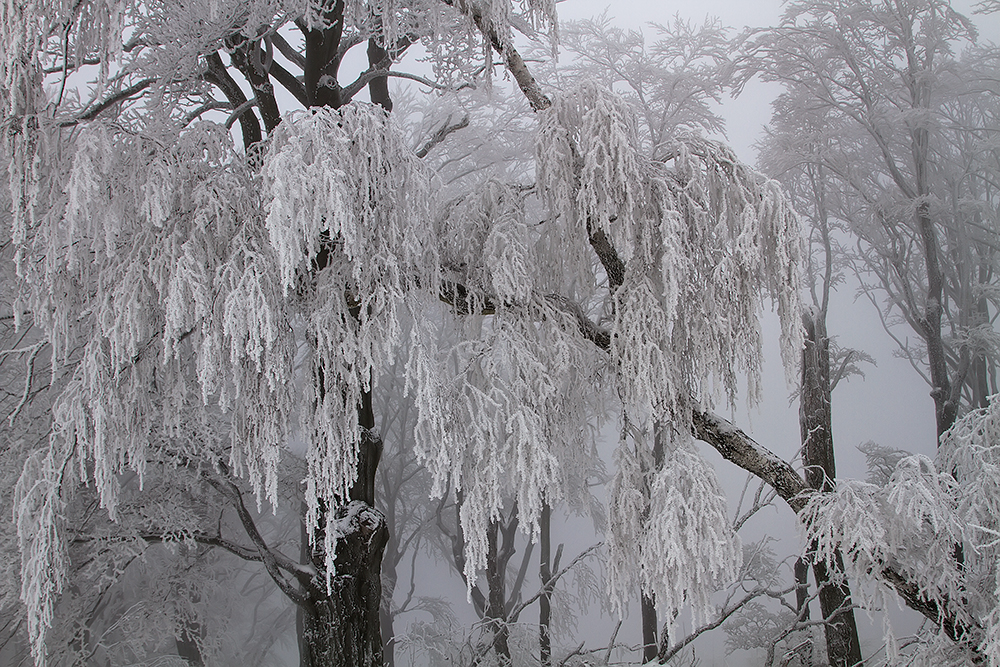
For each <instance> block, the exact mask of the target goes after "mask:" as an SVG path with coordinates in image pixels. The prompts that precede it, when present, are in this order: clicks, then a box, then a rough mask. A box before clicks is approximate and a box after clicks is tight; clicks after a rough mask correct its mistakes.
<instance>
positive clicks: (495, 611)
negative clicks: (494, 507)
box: [486, 521, 511, 665]
mask: <svg viewBox="0 0 1000 667" xmlns="http://www.w3.org/2000/svg"><path fill="white" fill-rule="evenodd" d="M499 530H500V524H499V522H498V521H491V522H490V527H489V528H488V529H487V533H486V583H487V585H488V586H489V592H488V596H487V603H486V621H487V627H488V628H490V630H491V631H492V632H493V652H494V653H496V656H497V661H498V662H499V664H501V665H509V664H511V663H510V645H509V644H508V641H507V640H508V639H509V636H510V630H509V629H508V627H507V609H506V593H505V590H504V589H505V585H504V584H505V581H504V579H505V576H504V575H505V574H506V569H507V568H506V567H505V566H506V559H504V558H503V555H502V554H499V553H498V550H497V533H498V532H499Z"/></svg>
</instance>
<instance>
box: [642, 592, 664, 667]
mask: <svg viewBox="0 0 1000 667" xmlns="http://www.w3.org/2000/svg"><path fill="white" fill-rule="evenodd" d="M639 606H640V609H641V610H642V661H643V662H651V661H653V660H656V656H657V654H659V652H660V650H659V645H658V644H657V637H656V602H655V600H653V597H652V596H651V595H647V594H646V593H643V594H642V599H641V600H640V601H639Z"/></svg>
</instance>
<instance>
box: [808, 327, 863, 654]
mask: <svg viewBox="0 0 1000 667" xmlns="http://www.w3.org/2000/svg"><path fill="white" fill-rule="evenodd" d="M802 320H803V324H804V326H805V330H806V331H805V333H806V335H805V348H804V349H803V351H802V387H801V395H800V398H799V426H800V429H801V437H802V462H803V463H804V464H805V472H806V483H807V484H809V486H810V487H811V488H813V489H817V490H821V491H832V490H833V489H834V480H835V479H836V477H837V470H836V464H835V459H834V451H833V427H832V409H831V404H830V393H831V392H830V340H829V338H828V337H827V335H826V320H825V317H824V315H823V314H822V313H820V314H818V315H817V314H811V313H807V314H805V315H803V317H802ZM833 565H834V568H835V569H834V571H833V572H831V571H829V570H828V569H827V565H826V563H822V562H815V563H813V577H814V578H815V579H816V588H817V590H818V591H819V603H820V609H821V611H822V614H823V618H824V619H827V621H828V622H827V623H826V625H825V626H824V632H825V634H826V649H827V654H828V656H829V659H830V664H831V665H833V666H834V667H853V666H854V665H857V664H859V663H860V662H861V661H862V657H861V643H860V641H859V639H858V627H857V623H856V622H855V619H854V610H853V609H852V608H851V607H850V604H851V589H850V587H849V586H848V585H847V582H846V580H844V579H843V571H844V564H843V559H842V557H841V555H840V552H839V551H837V552H836V555H835V562H834V564H833ZM832 575H836V576H832ZM832 580H840V581H843V583H840V584H834V583H832Z"/></svg>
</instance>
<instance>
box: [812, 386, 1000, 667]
mask: <svg viewBox="0 0 1000 667" xmlns="http://www.w3.org/2000/svg"><path fill="white" fill-rule="evenodd" d="M998 443H1000V400H997V397H996V396H994V397H992V398H991V400H990V404H989V406H988V407H986V408H983V409H981V410H976V411H973V412H970V413H969V414H967V415H965V416H964V417H963V418H961V419H959V420H958V421H957V422H956V423H955V425H954V426H953V427H952V429H951V430H950V431H948V432H947V433H946V434H944V436H942V441H941V447H940V448H939V450H938V453H937V456H936V457H935V459H934V460H931V459H929V458H927V457H925V456H908V457H904V458H902V459H901V460H900V461H899V462H898V464H897V465H896V468H895V470H894V471H893V473H892V476H891V477H890V478H889V480H888V482H887V483H886V484H885V486H877V485H874V484H865V483H862V482H846V483H845V482H841V483H840V484H839V485H838V488H837V490H836V491H835V492H834V493H831V494H817V495H815V496H814V497H813V498H812V499H810V501H809V503H808V505H807V506H806V508H805V510H804V511H803V512H802V514H801V515H800V516H801V518H802V521H803V525H804V527H805V531H806V539H807V541H808V542H812V543H814V544H815V545H816V548H817V549H816V557H818V558H825V559H832V558H833V557H834V556H833V554H834V550H835V549H837V548H839V549H841V551H842V552H843V554H844V557H845V559H846V561H847V565H848V568H847V576H848V577H849V578H851V580H852V582H853V581H857V582H862V583H864V584H866V585H864V586H860V587H856V588H857V590H856V593H855V595H857V596H859V597H860V602H862V603H869V602H870V603H879V604H881V603H882V600H881V599H880V598H879V597H877V591H878V589H877V586H876V585H877V583H878V581H879V575H880V573H881V572H882V570H883V569H884V568H885V567H889V566H891V567H893V568H895V569H897V570H898V571H899V572H901V573H902V574H904V575H905V576H906V577H907V578H908V579H909V580H911V581H913V582H914V583H916V584H917V585H918V586H919V588H920V591H921V593H922V594H923V595H925V596H927V598H928V599H930V600H933V601H935V602H936V603H937V604H938V605H939V606H940V607H941V608H942V610H943V611H944V612H946V613H948V614H951V615H953V616H954V617H955V618H956V619H957V620H958V621H959V622H961V623H964V624H966V627H970V628H975V627H976V625H977V624H978V625H979V626H981V627H982V628H983V630H984V634H983V636H981V637H974V638H973V640H974V641H977V642H979V649H980V650H981V651H982V652H983V653H984V654H985V655H986V656H987V657H988V658H989V660H990V662H991V664H997V663H998V662H1000V613H998V612H997V609H998V600H1000V567H998V565H1000V562H998V559H1000V448H998V447H997V444H998ZM956 545H961V546H962V547H963V556H964V562H963V564H962V567H961V568H959V567H958V566H957V564H956V562H955V547H956ZM942 641H943V642H944V643H941V642H938V641H937V640H933V641H931V642H930V644H929V645H928V647H926V649H922V650H921V651H922V654H926V656H928V657H927V658H926V659H928V660H930V659H932V658H933V656H937V657H938V658H939V659H941V660H944V659H945V658H948V659H954V655H953V653H954V651H950V652H949V650H948V648H947V647H948V646H949V645H951V646H953V645H954V644H953V642H952V641H951V640H948V639H942ZM946 654H948V655H950V657H948V655H946ZM922 659H923V658H922Z"/></svg>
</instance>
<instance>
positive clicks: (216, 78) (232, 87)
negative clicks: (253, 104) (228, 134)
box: [205, 52, 261, 149]
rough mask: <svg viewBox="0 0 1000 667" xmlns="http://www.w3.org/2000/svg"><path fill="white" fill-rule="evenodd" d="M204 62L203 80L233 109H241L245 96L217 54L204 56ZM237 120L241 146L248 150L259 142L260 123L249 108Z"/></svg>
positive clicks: (245, 99)
mask: <svg viewBox="0 0 1000 667" xmlns="http://www.w3.org/2000/svg"><path fill="white" fill-rule="evenodd" d="M205 62H206V63H208V69H207V70H206V71H205V80H206V81H208V82H209V83H211V84H212V85H214V86H215V87H217V88H218V89H219V90H221V91H222V94H223V95H225V96H226V99H227V100H229V103H230V104H231V105H232V106H233V108H234V109H237V110H238V109H241V108H242V107H243V105H244V104H245V103H246V101H247V96H246V95H244V94H243V90H242V89H241V88H240V86H239V84H237V83H236V81H235V80H234V79H233V77H232V76H231V75H230V74H229V72H228V71H227V70H226V66H225V65H223V64H222V58H221V57H220V56H219V54H218V52H216V53H212V54H209V55H207V56H205ZM239 119H240V128H241V129H242V130H243V146H244V148H246V149H249V148H250V147H251V146H253V145H254V144H256V143H259V142H260V140H261V133H260V123H259V122H258V121H257V116H255V115H254V114H253V112H252V111H250V108H249V107H247V108H246V109H245V110H244V111H242V112H240V114H239Z"/></svg>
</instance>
